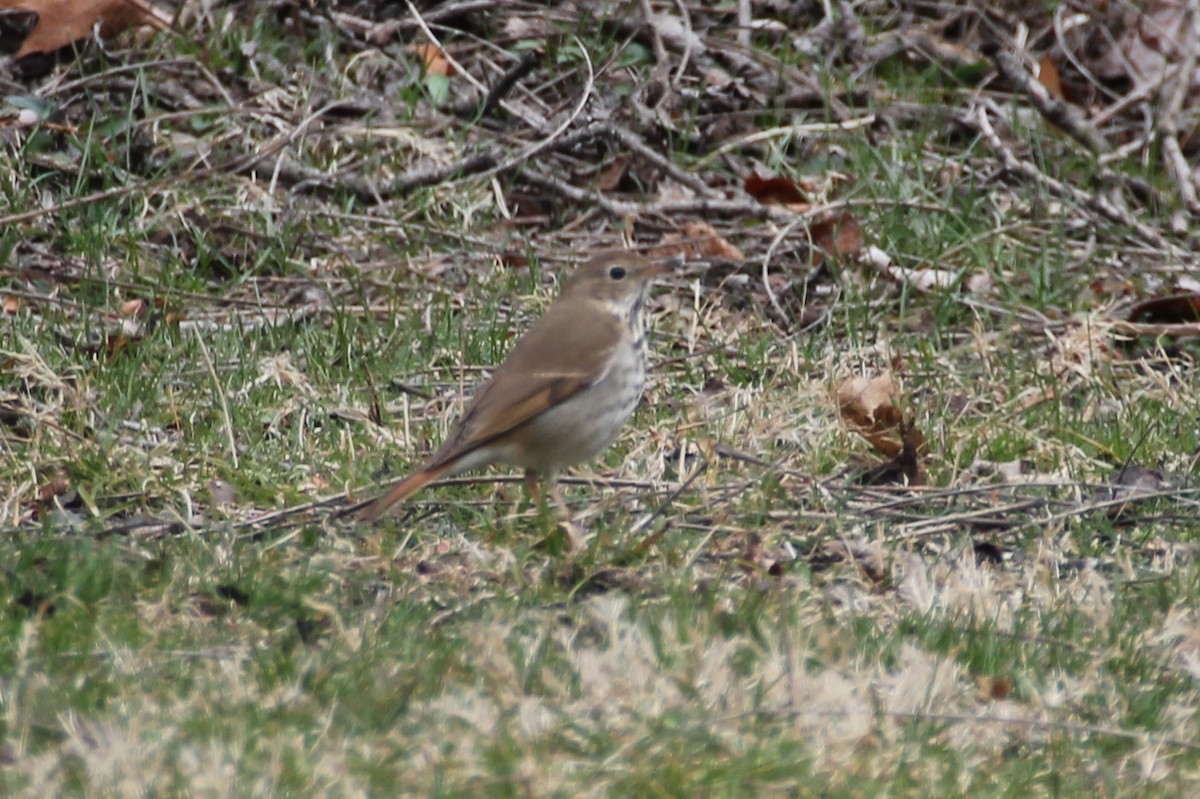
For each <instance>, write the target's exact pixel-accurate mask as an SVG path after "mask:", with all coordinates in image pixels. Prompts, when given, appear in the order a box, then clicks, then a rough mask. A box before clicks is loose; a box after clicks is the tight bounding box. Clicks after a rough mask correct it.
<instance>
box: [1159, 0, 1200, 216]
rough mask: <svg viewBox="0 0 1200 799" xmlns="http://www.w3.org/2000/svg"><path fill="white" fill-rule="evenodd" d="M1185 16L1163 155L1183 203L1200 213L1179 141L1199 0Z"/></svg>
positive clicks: (1197, 36)
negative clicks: (1180, 52) (1181, 55)
mask: <svg viewBox="0 0 1200 799" xmlns="http://www.w3.org/2000/svg"><path fill="white" fill-rule="evenodd" d="M1184 14H1185V15H1186V19H1185V21H1184V22H1183V24H1182V25H1181V26H1180V27H1181V28H1182V30H1183V36H1182V39H1183V41H1182V42H1181V43H1180V44H1181V46H1182V47H1183V48H1184V50H1183V59H1182V61H1181V62H1180V64H1179V68H1178V70H1177V71H1176V72H1175V86H1174V90H1173V91H1172V92H1171V95H1170V97H1168V98H1167V101H1166V107H1165V108H1164V109H1163V113H1162V118H1161V120H1160V130H1161V133H1162V142H1163V159H1164V160H1165V161H1166V162H1167V172H1168V173H1169V174H1170V175H1171V179H1172V180H1173V181H1175V188H1176V190H1177V191H1178V192H1179V197H1180V199H1181V200H1183V204H1184V205H1185V206H1187V209H1188V211H1189V212H1191V213H1192V214H1193V215H1200V200H1198V199H1197V197H1196V183H1195V180H1194V179H1193V177H1192V168H1191V165H1190V164H1188V162H1187V159H1186V158H1184V155H1183V147H1182V146H1180V144H1179V128H1180V124H1179V118H1180V115H1181V113H1182V111H1183V103H1184V100H1185V99H1186V98H1187V96H1188V94H1189V93H1190V92H1191V89H1192V78H1193V75H1194V73H1195V71H1196V53H1197V50H1198V49H1200V0H1187V6H1186V10H1185V11H1184Z"/></svg>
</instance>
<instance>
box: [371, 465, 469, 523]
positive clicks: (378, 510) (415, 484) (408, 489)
mask: <svg viewBox="0 0 1200 799" xmlns="http://www.w3.org/2000/svg"><path fill="white" fill-rule="evenodd" d="M453 465H454V463H453V462H450V463H443V464H441V465H439V466H433V467H428V468H425V469H421V470H420V471H417V472H413V473H412V474H410V475H409V476H408V477H405V478H404V479H403V480H401V481H400V482H399V483H396V485H394V486H392V489H391V490H390V491H388V492H387V493H386V494H384V495H383V496H382V497H380V498H379V499H377V500H375V501H374V502H372V503H371V504H370V505H368V506H367V509H366V510H364V511H363V512H362V515H361V516H360V517H359V518H360V519H362V520H363V521H364V522H366V523H367V524H373V523H374V522H376V521H378V520H379V517H380V516H382V515H383V514H385V513H387V510H388V508H390V507H392V506H393V505H395V504H396V503H397V502H403V501H404V500H406V499H408V498H409V497H410V496H412V495H413V494H415V493H417V492H418V491H420V490H421V489H422V488H424V487H425V486H427V485H429V484H430V483H432V482H433V481H434V480H436V479H438V478H439V477H441V476H442V475H443V474H445V473H446V472H448V471H450V468H451V467H452V466H453Z"/></svg>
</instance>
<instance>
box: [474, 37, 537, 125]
mask: <svg viewBox="0 0 1200 799" xmlns="http://www.w3.org/2000/svg"><path fill="white" fill-rule="evenodd" d="M545 57H546V53H545V52H544V51H542V50H541V49H537V50H530V51H529V52H528V53H526V54H525V55H524V56H522V57H521V60H520V61H518V62H517V63H516V65H515V66H513V68H512V69H510V70H509V71H508V72H505V73H504V74H503V75H501V76H500V80H498V81H496V85H495V86H493V87H492V90H491V91H490V92H488V94H487V97H485V98H483V102H482V103H481V104H480V105H479V113H478V115H479V116H481V117H485V116H487V115H488V114H490V113H491V112H492V111H494V110H495V109H496V106H498V105H500V101H501V100H503V99H504V98H505V97H506V96H508V93H509V92H511V91H512V90H513V89H514V88H515V87H516V85H517V84H518V83H520V82H521V81H522V80H523V79H524V78H525V76H526V75H528V74H529V73H530V72H532V71H533V70H534V69H536V68H537V67H538V65H539V64H541V63H542V59H543V58H545Z"/></svg>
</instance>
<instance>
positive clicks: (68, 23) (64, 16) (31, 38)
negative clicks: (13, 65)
mask: <svg viewBox="0 0 1200 799" xmlns="http://www.w3.org/2000/svg"><path fill="white" fill-rule="evenodd" d="M0 9H13V10H15V11H17V12H25V13H26V14H29V13H32V14H36V15H37V24H36V25H34V26H33V28H32V30H31V32H29V33H28V35H27V36H25V38H24V41H23V42H22V44H21V46H20V49H19V50H17V52H16V54H15V57H16V58H17V59H21V58H24V57H25V56H27V55H32V54H34V53H52V52H54V51H55V50H59V49H61V48H63V47H66V46H67V45H69V44H72V43H73V42H77V41H80V40H81V39H86V38H88V37H89V36H91V35H92V32H93V31H94V30H99V33H100V36H101V37H103V38H109V37H112V36H116V35H117V34H118V33H120V32H122V31H124V30H128V29H129V28H137V27H141V26H143V25H148V26H150V27H153V28H155V29H157V30H162V29H164V28H169V27H171V16H170V15H169V14H168V13H167V12H166V11H163V10H161V9H159V8H156V7H154V6H152V5H150V4H149V3H146V2H144V0H0ZM10 15H11V12H8V13H6V14H5V15H4V16H5V17H6V18H7V17H9V16H10ZM24 19H25V20H28V17H24ZM10 32H11V27H10V26H5V33H6V34H9V33H10ZM4 43H5V44H6V45H7V44H8V43H9V42H8V40H7V39H5V40H4Z"/></svg>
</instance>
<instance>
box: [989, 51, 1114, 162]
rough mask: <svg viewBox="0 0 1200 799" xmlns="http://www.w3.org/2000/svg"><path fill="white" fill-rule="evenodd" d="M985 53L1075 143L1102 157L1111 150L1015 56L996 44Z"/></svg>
mask: <svg viewBox="0 0 1200 799" xmlns="http://www.w3.org/2000/svg"><path fill="white" fill-rule="evenodd" d="M981 50H982V52H983V54H984V55H985V56H987V57H988V58H990V59H992V63H993V64H995V65H996V69H998V70H999V71H1000V74H1001V75H1002V76H1003V77H1004V79H1005V80H1007V81H1008V82H1009V83H1011V84H1014V85H1015V86H1016V87H1017V88H1018V89H1020V91H1021V92H1022V93H1023V94H1024V95H1025V96H1026V97H1028V98H1029V101H1030V102H1031V103H1033V107H1034V108H1036V109H1037V110H1038V112H1039V113H1040V114H1041V115H1042V116H1043V117H1045V118H1046V121H1048V122H1049V123H1050V124H1052V125H1055V126H1057V127H1058V128H1059V129H1061V130H1062V131H1064V132H1065V133H1066V134H1067V135H1068V136H1070V137H1071V138H1072V139H1074V140H1075V141H1077V142H1079V143H1080V144H1082V145H1083V146H1084V147H1087V148H1088V149H1089V150H1091V151H1092V152H1093V153H1095V154H1097V155H1100V154H1103V153H1106V152H1108V151H1109V150H1110V149H1111V148H1110V147H1109V144H1108V142H1107V141H1106V140H1105V139H1104V137H1103V136H1101V135H1100V132H1099V131H1097V130H1096V129H1095V128H1093V127H1092V126H1091V124H1090V123H1089V122H1088V121H1087V120H1086V119H1084V118H1083V117H1082V116H1080V115H1079V114H1078V113H1077V112H1076V111H1075V110H1074V109H1073V108H1072V107H1071V106H1069V105H1067V104H1066V103H1064V102H1063V101H1062V100H1059V99H1058V98H1057V97H1053V96H1051V94H1050V92H1049V91H1047V89H1046V87H1045V86H1043V85H1042V84H1041V83H1038V82H1037V81H1036V80H1034V79H1033V76H1032V75H1030V74H1029V73H1028V72H1026V71H1025V68H1024V67H1022V66H1021V63H1020V62H1019V61H1018V60H1017V59H1016V56H1014V55H1013V54H1012V53H1010V52H1008V51H1007V50H1005V49H1003V48H1002V47H1001V46H1000V45H999V44H997V43H996V42H988V43H987V44H985V45H984V46H983V47H982V48H981Z"/></svg>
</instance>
